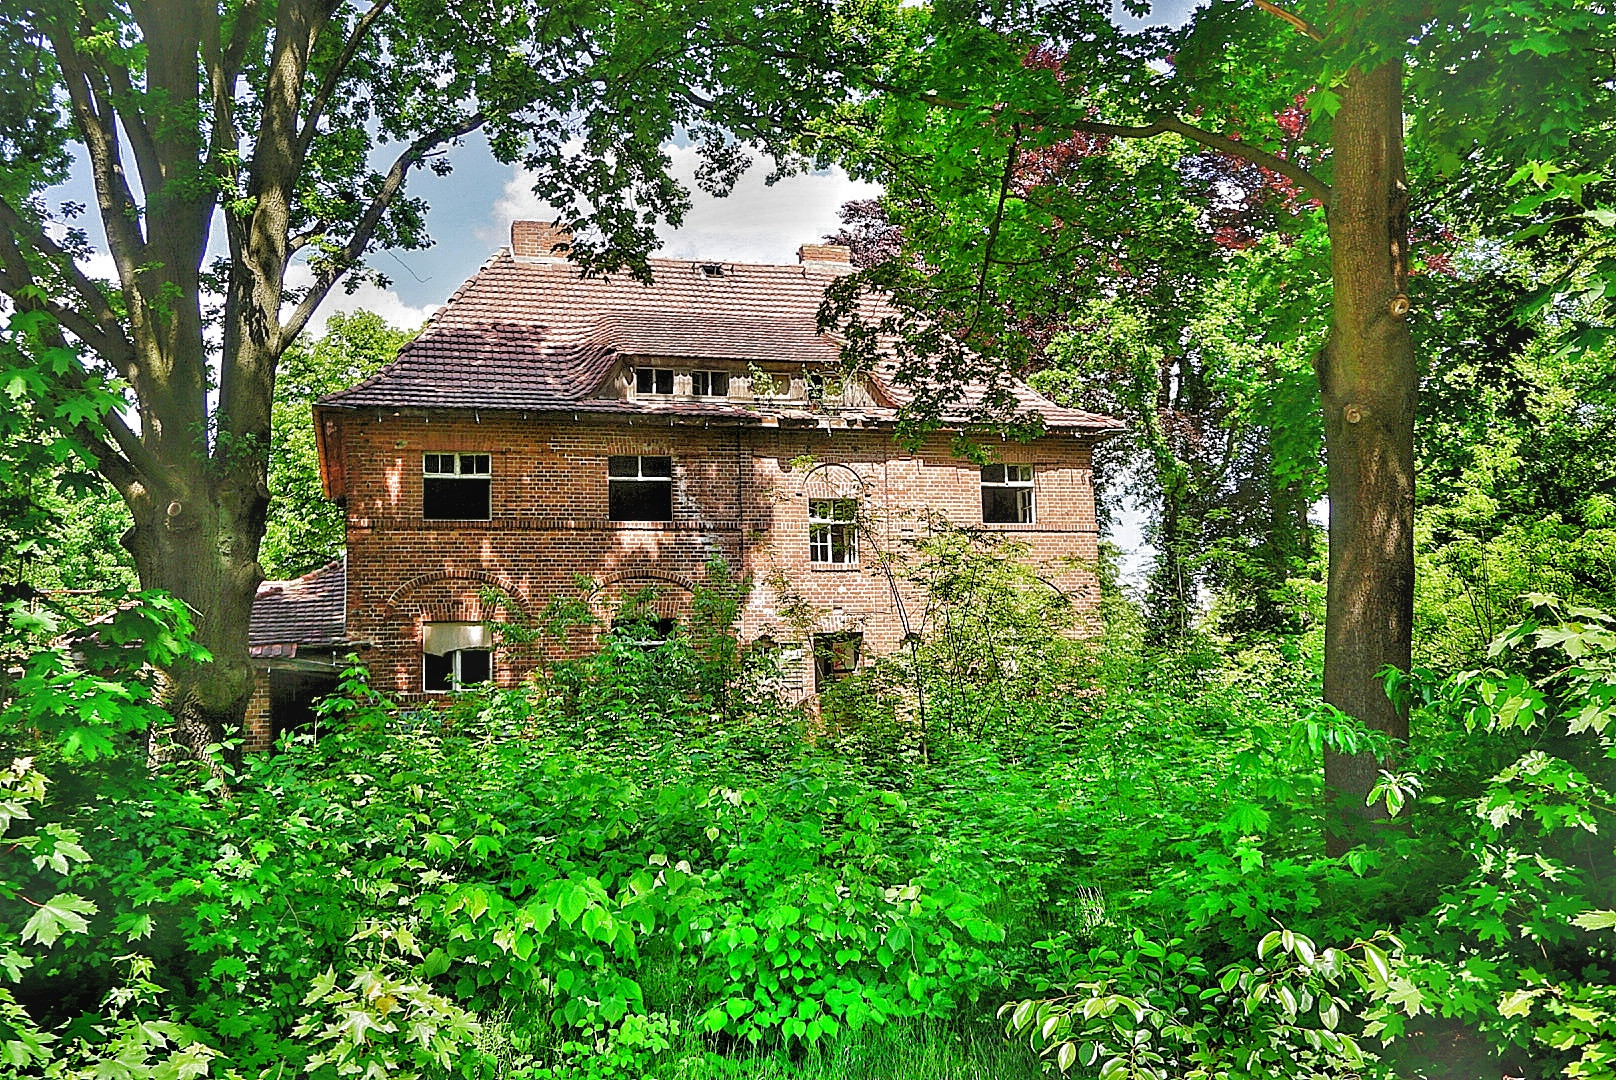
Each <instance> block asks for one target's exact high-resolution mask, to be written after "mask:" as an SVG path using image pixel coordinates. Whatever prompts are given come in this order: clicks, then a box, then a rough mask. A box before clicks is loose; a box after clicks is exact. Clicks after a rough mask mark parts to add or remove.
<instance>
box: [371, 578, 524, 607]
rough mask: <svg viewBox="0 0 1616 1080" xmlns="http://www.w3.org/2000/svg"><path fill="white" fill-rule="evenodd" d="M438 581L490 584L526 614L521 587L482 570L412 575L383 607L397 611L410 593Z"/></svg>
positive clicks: (388, 598) (390, 596)
mask: <svg viewBox="0 0 1616 1080" xmlns="http://www.w3.org/2000/svg"><path fill="white" fill-rule="evenodd" d="M440 581H475V582H478V583H480V584H483V585H488V586H491V587H493V588H495V589H498V590H499V591H500V592H502V593H504V594H505V597H506V599H508V600H510V602H511V603H512V604H513V605H514V606H515V608H516V610H517V611H518V612H520V613H521V614H523V615H526V614H527V611H528V599H527V596H526V595H524V594H523V592H522V590H521V589H519V588H517V587H516V586H515V585H514V584H513V583H512V582H510V581H509V580H507V579H506V578H502V577H500V576H499V575H498V574H490V573H487V572H485V571H482V570H435V571H433V572H432V573H430V574H421V575H420V576H418V577H413V578H411V579H410V580H409V581H406V582H405V583H404V584H402V585H400V586H399V587H398V588H396V589H394V590H393V591H392V593H391V594H390V595H389V596H388V597H387V603H386V605H384V606H385V609H386V610H387V612H389V613H397V612H398V610H399V605H400V604H401V603H402V602H403V601H404V599H405V598H406V597H408V596H409V594H410V593H412V592H414V591H416V590H417V589H420V588H423V587H425V586H427V585H433V584H436V583H437V582H440Z"/></svg>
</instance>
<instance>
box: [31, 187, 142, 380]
mask: <svg viewBox="0 0 1616 1080" xmlns="http://www.w3.org/2000/svg"><path fill="white" fill-rule="evenodd" d="M0 226H4V228H5V230H6V232H4V233H0V263H4V264H5V265H6V267H7V270H8V271H9V273H10V275H11V276H12V277H13V278H21V277H23V276H24V275H26V276H27V277H28V279H29V280H27V281H19V282H18V285H19V286H20V285H24V284H32V275H31V274H29V273H28V270H27V264H26V261H25V260H24V259H23V256H22V252H21V251H20V250H19V249H18V248H16V247H15V246H14V245H15V244H16V243H24V244H27V245H28V246H29V247H31V248H33V249H34V250H35V251H38V252H40V253H41V254H43V255H46V256H48V257H49V258H50V259H52V260H53V265H55V266H56V267H57V269H59V270H60V271H61V272H62V275H63V276H64V277H66V278H67V283H68V284H69V285H70V286H72V288H73V291H74V292H76V293H77V294H78V295H79V297H80V298H81V299H82V300H83V301H84V303H85V305H86V306H87V307H88V308H89V309H90V312H91V314H90V315H89V316H85V315H84V314H82V313H81V312H77V311H74V310H73V309H71V308H67V307H65V306H63V307H62V308H61V310H60V311H53V312H52V314H53V315H55V316H56V318H57V319H58V320H59V321H61V322H62V324H63V325H64V326H67V328H68V329H69V330H72V331H73V333H75V334H77V335H78V336H79V337H80V338H81V339H83V340H84V341H85V342H86V344H89V345H90V346H92V347H93V348H94V349H95V350H96V352H97V353H99V354H100V355H101V357H102V359H104V360H106V361H107V363H109V364H111V365H112V366H113V368H114V369H116V370H117V371H118V373H119V374H120V375H121V374H123V373H124V371H125V368H126V365H127V364H128V363H129V362H130V361H132V360H133V359H134V346H133V345H131V344H130V342H129V338H128V336H127V335H126V334H125V333H124V329H123V322H122V320H120V319H119V318H118V313H117V312H115V311H113V310H112V305H111V304H109V303H108V302H107V298H106V297H105V296H103V295H101V290H100V289H97V288H96V287H95V282H93V281H91V280H90V279H89V277H87V276H86V275H85V273H84V271H82V270H80V269H79V267H78V264H77V263H75V262H74V261H73V257H72V256H71V255H70V254H68V252H67V251H66V249H64V248H63V247H62V246H61V245H60V244H58V243H57V242H56V241H54V240H52V239H51V238H50V236H49V234H47V233H46V232H45V230H44V229H43V228H41V227H39V226H37V225H35V224H33V223H32V222H29V221H27V220H26V219H24V218H23V216H22V215H21V214H19V213H18V212H17V210H16V209H15V208H14V207H13V206H12V205H11V204H10V203H8V202H6V201H5V200H4V199H0ZM0 291H4V292H6V293H7V294H8V295H15V291H14V289H13V288H12V287H10V286H4V287H0ZM69 316H70V317H69ZM73 320H77V321H80V322H82V323H83V325H82V327H81V326H76V325H74V323H73ZM97 337H100V338H101V339H102V340H101V341H100V342H99V343H97V341H96V340H95V339H96V338H97Z"/></svg>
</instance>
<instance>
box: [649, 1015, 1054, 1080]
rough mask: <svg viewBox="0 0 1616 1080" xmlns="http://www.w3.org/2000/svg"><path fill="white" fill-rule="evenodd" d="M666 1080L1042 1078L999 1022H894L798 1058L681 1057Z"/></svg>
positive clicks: (1029, 1054)
mask: <svg viewBox="0 0 1616 1080" xmlns="http://www.w3.org/2000/svg"><path fill="white" fill-rule="evenodd" d="M655 1075H657V1076H659V1077H664V1076H665V1077H667V1078H668V1080H982V1078H988V1077H991V1078H992V1080H1041V1078H1042V1077H1043V1075H1044V1073H1043V1070H1042V1069H1041V1068H1040V1066H1039V1061H1038V1059H1037V1057H1036V1056H1035V1055H1034V1054H1033V1053H1032V1051H1031V1050H1029V1049H1027V1047H1026V1045H1025V1044H1022V1043H1012V1042H1008V1041H1006V1039H1005V1038H1004V1035H1003V1031H1002V1029H1001V1028H999V1027H998V1026H997V1025H996V1024H991V1023H979V1024H971V1025H969V1026H962V1025H959V1024H945V1023H941V1022H937V1021H914V1022H894V1023H892V1024H888V1025H887V1026H885V1027H881V1028H865V1029H864V1030H863V1031H861V1032H859V1033H858V1034H856V1035H854V1034H848V1035H846V1036H845V1037H843V1038H841V1039H839V1040H837V1041H835V1042H833V1043H831V1044H830V1045H828V1046H824V1045H822V1046H820V1047H816V1048H814V1049H812V1050H809V1051H807V1052H805V1053H802V1054H799V1055H796V1056H787V1055H786V1054H783V1053H780V1052H775V1053H772V1054H751V1055H748V1054H715V1053H713V1052H711V1051H708V1050H703V1051H701V1052H700V1053H699V1054H697V1055H691V1056H681V1057H679V1058H678V1059H676V1060H675V1061H674V1062H673V1063H672V1064H671V1067H670V1068H669V1069H668V1070H667V1071H665V1072H664V1071H660V1070H659V1071H658V1073H657V1074H655Z"/></svg>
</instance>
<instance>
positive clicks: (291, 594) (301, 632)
mask: <svg viewBox="0 0 1616 1080" xmlns="http://www.w3.org/2000/svg"><path fill="white" fill-rule="evenodd" d="M347 602H348V567H347V561H346V560H345V559H334V560H332V561H331V562H329V563H326V564H325V565H324V566H322V567H320V568H319V569H318V570H312V571H310V572H309V573H307V574H304V575H303V576H302V577H299V578H292V579H291V580H290V581H266V582H264V583H263V584H261V585H259V586H258V595H257V597H255V598H254V600H253V610H252V624H251V627H250V628H249V630H248V633H247V644H248V651H249V652H250V653H251V654H252V655H253V656H254V657H257V658H259V659H268V658H273V657H291V656H296V655H297V650H298V649H299V648H311V647H312V648H331V647H333V646H336V645H340V644H342V642H343V641H344V640H345V639H346V636H347V627H348V622H347Z"/></svg>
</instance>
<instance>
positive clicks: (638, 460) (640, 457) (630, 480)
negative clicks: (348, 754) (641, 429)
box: [606, 454, 673, 523]
mask: <svg viewBox="0 0 1616 1080" xmlns="http://www.w3.org/2000/svg"><path fill="white" fill-rule="evenodd" d="M612 458H633V459H634V475H633V476H613V475H612V468H611V462H612ZM646 458H658V459H661V460H664V461H666V462H667V463H668V475H666V476H647V475H646V474H645V459H646ZM613 484H666V485H667V486H668V516H667V517H665V518H616V517H612V516H611V498H612V485H613ZM606 506H607V510H606V516H607V517H608V518H610V520H612V521H624V522H630V523H632V522H637V521H672V520H673V456H672V455H671V454H612V455H609V456H608V457H607V459H606Z"/></svg>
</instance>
